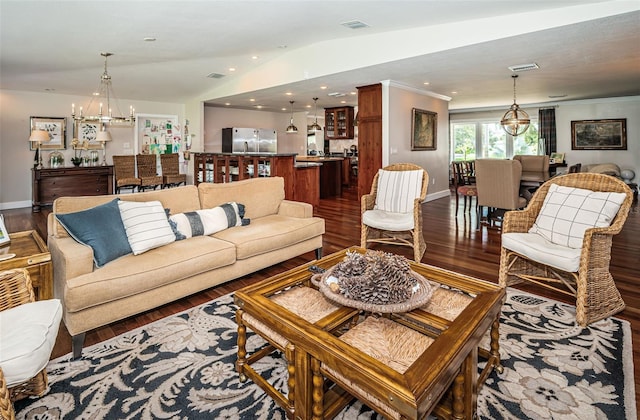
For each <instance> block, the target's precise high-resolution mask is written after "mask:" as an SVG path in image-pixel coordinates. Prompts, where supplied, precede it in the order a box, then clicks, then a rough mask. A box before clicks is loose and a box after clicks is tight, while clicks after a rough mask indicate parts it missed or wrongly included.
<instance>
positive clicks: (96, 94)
mask: <svg viewBox="0 0 640 420" xmlns="http://www.w3.org/2000/svg"><path fill="white" fill-rule="evenodd" d="M92 95H93V96H100V92H93V93H92Z"/></svg>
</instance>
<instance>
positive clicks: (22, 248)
mask: <svg viewBox="0 0 640 420" xmlns="http://www.w3.org/2000/svg"><path fill="white" fill-rule="evenodd" d="M9 237H10V238H11V242H10V243H9V244H8V245H6V246H3V247H2V248H1V250H2V254H0V255H6V254H16V255H15V257H13V258H11V259H8V260H3V261H0V271H3V270H10V269H13V268H26V269H27V271H28V272H29V277H30V278H31V283H32V284H33V287H34V289H35V293H36V299H37V300H45V299H51V298H53V266H52V264H51V254H50V253H49V248H47V244H46V243H45V242H44V241H43V240H42V238H41V237H40V235H38V232H36V231H35V230H27V231H24V232H15V233H10V234H9Z"/></svg>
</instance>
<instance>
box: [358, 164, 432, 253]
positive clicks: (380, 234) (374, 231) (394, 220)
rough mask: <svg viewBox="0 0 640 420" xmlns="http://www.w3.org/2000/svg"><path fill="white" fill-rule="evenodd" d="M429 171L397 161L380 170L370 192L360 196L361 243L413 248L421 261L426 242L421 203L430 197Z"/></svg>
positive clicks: (362, 244) (364, 245)
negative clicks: (428, 192) (428, 195)
mask: <svg viewBox="0 0 640 420" xmlns="http://www.w3.org/2000/svg"><path fill="white" fill-rule="evenodd" d="M428 186H429V174H428V173H427V171H425V170H424V169H423V168H422V167H420V166H418V165H414V164H412V163H396V164H392V165H389V166H385V167H384V168H382V169H379V170H378V173H377V174H376V175H375V176H374V178H373V182H372V185H371V192H370V193H369V194H365V195H363V196H362V198H361V205H360V208H361V211H362V225H361V230H360V232H361V233H360V245H361V246H362V248H367V246H368V245H369V244H371V243H382V244H392V245H402V246H408V247H411V248H413V259H414V260H415V261H417V262H419V261H420V260H421V259H422V256H423V255H424V253H425V251H426V249H427V245H426V242H425V240H424V236H423V234H422V202H423V201H424V199H425V198H426V196H427V188H428Z"/></svg>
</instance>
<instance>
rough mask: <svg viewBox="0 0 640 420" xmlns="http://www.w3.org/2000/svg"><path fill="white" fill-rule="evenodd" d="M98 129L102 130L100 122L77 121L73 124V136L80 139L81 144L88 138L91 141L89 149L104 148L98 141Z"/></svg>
mask: <svg viewBox="0 0 640 420" xmlns="http://www.w3.org/2000/svg"><path fill="white" fill-rule="evenodd" d="M98 131H100V123H99V122H81V121H76V122H75V124H74V125H73V138H74V139H78V142H79V143H80V144H82V142H84V141H85V140H87V141H88V142H89V149H102V145H101V144H100V143H98V142H96V137H97V136H98Z"/></svg>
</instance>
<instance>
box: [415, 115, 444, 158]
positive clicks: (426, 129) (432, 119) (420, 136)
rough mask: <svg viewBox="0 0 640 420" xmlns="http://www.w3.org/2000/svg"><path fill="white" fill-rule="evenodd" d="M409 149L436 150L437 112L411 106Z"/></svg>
mask: <svg viewBox="0 0 640 420" xmlns="http://www.w3.org/2000/svg"><path fill="white" fill-rule="evenodd" d="M412 114H413V119H412V120H411V150H436V145H437V143H436V140H437V138H436V134H437V128H438V114H437V113H435V112H431V111H424V110H422V109H417V108H413V110H412Z"/></svg>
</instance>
